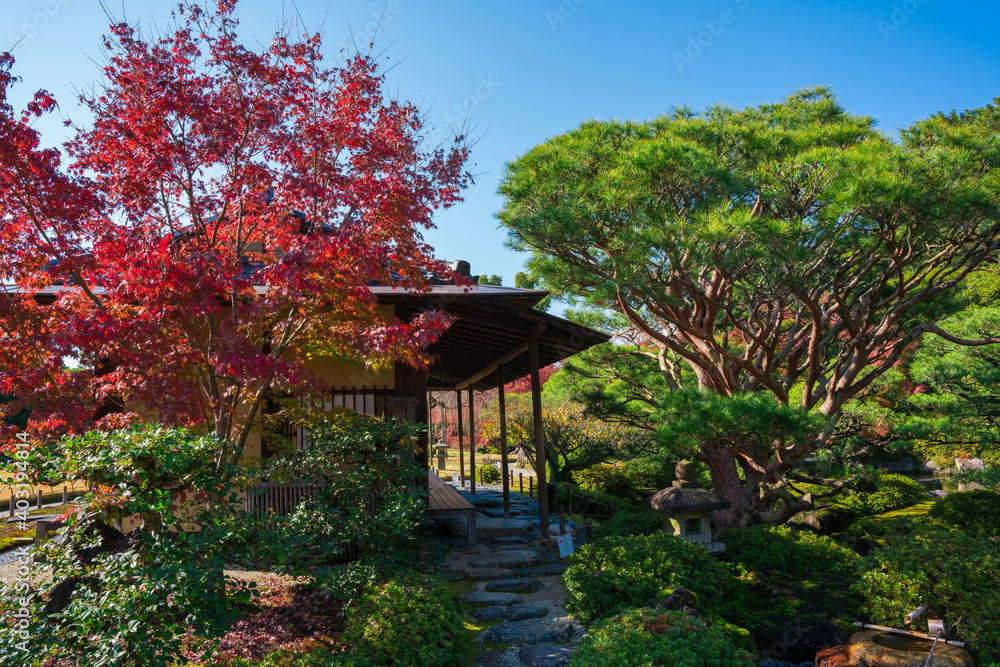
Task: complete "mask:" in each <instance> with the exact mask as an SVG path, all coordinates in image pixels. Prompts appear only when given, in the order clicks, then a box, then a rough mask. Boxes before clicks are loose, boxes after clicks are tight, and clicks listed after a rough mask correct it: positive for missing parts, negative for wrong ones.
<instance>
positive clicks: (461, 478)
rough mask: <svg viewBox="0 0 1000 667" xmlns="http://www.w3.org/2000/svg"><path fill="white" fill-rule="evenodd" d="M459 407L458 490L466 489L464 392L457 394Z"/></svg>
mask: <svg viewBox="0 0 1000 667" xmlns="http://www.w3.org/2000/svg"><path fill="white" fill-rule="evenodd" d="M455 396H456V399H457V403H456V405H458V488H460V489H464V488H465V451H464V450H465V443H464V441H463V440H462V437H463V436H462V390H461V389H459V390H458V391H456V392H455Z"/></svg>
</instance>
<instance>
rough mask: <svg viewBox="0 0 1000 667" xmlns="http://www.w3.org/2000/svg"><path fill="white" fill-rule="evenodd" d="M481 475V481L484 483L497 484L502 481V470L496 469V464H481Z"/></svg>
mask: <svg viewBox="0 0 1000 667" xmlns="http://www.w3.org/2000/svg"><path fill="white" fill-rule="evenodd" d="M479 475H480V477H479V479H480V482H481V483H483V484H497V483H499V482H500V471H499V470H497V469H496V466H492V465H484V466H480V467H479Z"/></svg>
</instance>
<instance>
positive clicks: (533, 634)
mask: <svg viewBox="0 0 1000 667" xmlns="http://www.w3.org/2000/svg"><path fill="white" fill-rule="evenodd" d="M572 636H573V624H572V623H553V624H552V625H542V624H540V623H531V622H527V621H517V622H511V621H504V622H503V623H501V624H500V625H494V626H493V627H492V628H490V629H489V630H487V631H486V632H484V633H483V640H484V641H488V642H494V643H496V644H545V643H555V644H558V643H562V642H565V641H568V640H569V638H570V637H572Z"/></svg>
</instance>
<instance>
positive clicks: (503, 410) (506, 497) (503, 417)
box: [497, 364, 510, 519]
mask: <svg viewBox="0 0 1000 667" xmlns="http://www.w3.org/2000/svg"><path fill="white" fill-rule="evenodd" d="M497 383H498V384H497V398H498V400H499V403H500V466H501V468H502V470H501V471H500V476H501V477H503V518H505V519H509V518H510V479H509V478H508V476H507V405H506V400H505V399H504V395H503V364H500V365H499V366H497Z"/></svg>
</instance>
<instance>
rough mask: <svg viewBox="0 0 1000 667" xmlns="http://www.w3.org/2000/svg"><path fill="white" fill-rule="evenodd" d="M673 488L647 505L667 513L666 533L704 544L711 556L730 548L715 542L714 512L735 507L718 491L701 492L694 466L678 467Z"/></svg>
mask: <svg viewBox="0 0 1000 667" xmlns="http://www.w3.org/2000/svg"><path fill="white" fill-rule="evenodd" d="M676 472H677V480H676V481H674V483H673V486H670V487H667V488H665V489H660V490H659V491H657V492H656V493H654V494H653V495H651V496H649V497H648V498H646V505H648V506H649V507H652V508H653V509H656V510H660V511H661V512H663V530H664V531H666V532H668V533H673V534H674V535H676V536H677V537H679V538H681V539H682V540H686V541H688V542H695V543H697V544H701V545H704V547H705V548H706V549H708V551H709V553H722V552H723V551H725V550H726V545H725V544H724V543H722V542H715V541H713V540H712V512H714V511H715V510H724V509H729V508H730V507H732V503H730V502H729V501H728V500H726V499H725V498H723V497H722V496H720V495H719V494H718V493H715V492H714V491H709V490H708V489H700V488H698V487H697V483H696V482H695V481H694V464H693V463H691V462H690V461H681V462H680V463H678V464H677V470H676Z"/></svg>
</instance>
